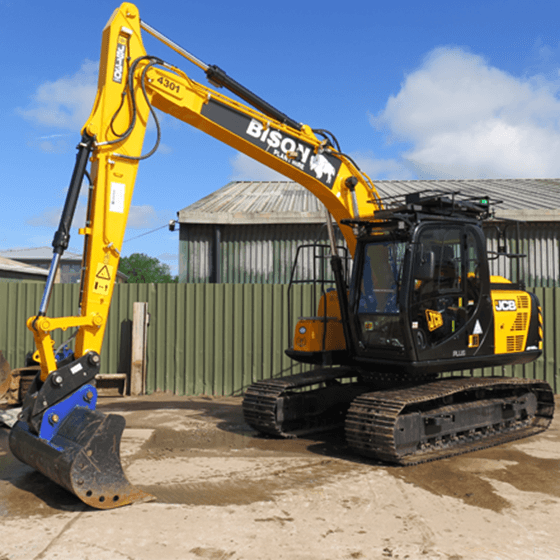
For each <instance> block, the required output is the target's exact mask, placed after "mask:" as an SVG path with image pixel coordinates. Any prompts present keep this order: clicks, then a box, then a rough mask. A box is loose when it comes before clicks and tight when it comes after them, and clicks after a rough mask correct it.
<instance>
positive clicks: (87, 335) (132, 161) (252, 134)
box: [30, 4, 381, 381]
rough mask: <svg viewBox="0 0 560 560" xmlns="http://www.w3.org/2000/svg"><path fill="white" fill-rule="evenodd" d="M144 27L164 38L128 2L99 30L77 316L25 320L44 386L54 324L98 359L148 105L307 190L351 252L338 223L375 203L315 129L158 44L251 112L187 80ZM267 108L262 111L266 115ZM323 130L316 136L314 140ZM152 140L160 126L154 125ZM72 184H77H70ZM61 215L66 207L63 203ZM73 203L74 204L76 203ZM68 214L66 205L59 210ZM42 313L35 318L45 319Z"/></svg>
mask: <svg viewBox="0 0 560 560" xmlns="http://www.w3.org/2000/svg"><path fill="white" fill-rule="evenodd" d="M142 29H147V30H148V31H149V32H151V33H152V34H154V35H155V36H156V37H158V38H162V36H161V35H160V34H159V33H157V32H155V30H153V29H152V28H151V27H149V26H148V25H147V24H144V23H142V22H141V21H140V17H139V14H138V11H137V9H136V7H135V6H133V5H132V4H123V5H122V6H121V7H120V8H119V9H118V10H117V11H116V12H115V13H114V14H113V17H112V18H111V20H110V22H109V23H108V25H107V27H106V28H105V30H104V32H103V46H102V49H101V52H102V58H101V62H100V73H99V84H98V93H97V98H96V100H95V104H94V108H93V111H92V113H91V115H90V117H89V119H88V121H87V123H86V124H85V126H84V127H83V129H82V143H81V144H80V148H79V153H78V159H77V163H76V169H75V172H74V176H73V181H72V184H71V187H70V192H69V199H71V200H75V199H77V194H73V195H72V190H78V189H79V187H80V185H81V180H82V177H83V172H84V171H85V165H84V163H85V161H87V157H88V156H89V157H90V158H91V162H92V164H91V178H92V182H93V184H92V186H91V189H90V201H89V204H88V216H87V223H86V226H85V227H84V228H83V229H81V230H80V233H82V234H84V235H85V248H86V252H85V274H84V278H83V285H82V290H83V297H82V302H81V307H82V309H81V317H79V318H78V317H76V318H74V317H66V318H61V319H46V318H44V319H41V318H39V319H36V318H35V317H34V318H32V319H30V328H31V330H32V331H33V333H34V335H35V339H36V342H37V347H38V348H39V349H40V353H41V364H42V367H43V370H42V380H43V381H44V380H45V379H46V376H47V375H48V374H50V373H51V372H52V371H54V370H55V369H56V362H55V360H54V355H53V352H52V342H51V340H49V339H48V335H47V333H48V332H49V331H50V330H52V329H53V328H59V327H60V328H72V327H78V328H79V332H78V336H77V339H76V351H75V355H76V356H83V355H84V354H86V353H87V352H88V351H94V352H97V353H99V352H100V349H101V345H102V340H103V334H104V326H105V324H106V321H107V315H108V312H109V306H110V302H111V295H112V290H113V286H114V281H115V277H116V272H117V268H118V262H119V257H120V250H121V246H122V242H123V237H124V233H125V229H126V222H127V217H128V214H129V209H130V204H131V200H132V193H133V190H134V183H135V180H136V172H137V169H138V165H139V163H140V161H141V160H142V159H144V158H145V157H147V155H150V153H151V152H153V151H154V150H155V149H156V148H157V146H154V148H153V149H152V150H151V152H148V154H147V155H142V149H143V142H144V136H145V132H146V127H147V122H148V117H149V115H150V113H152V114H154V117H155V120H156V122H157V116H156V115H155V113H154V112H153V109H154V108H157V109H159V110H161V111H164V112H166V113H168V114H169V115H171V116H173V117H175V118H177V119H179V120H181V121H183V122H186V123H188V124H190V125H192V126H194V127H196V128H198V129H199V130H202V131H203V132H205V133H207V134H209V135H211V136H213V137H214V138H217V139H218V140H220V141H221V142H224V143H226V144H228V145H230V146H232V147H233V148H235V149H237V150H239V151H240V152H243V153H245V154H247V155H248V156H249V157H251V158H253V159H255V160H257V161H259V162H261V163H263V164H264V165H266V166H268V167H270V168H271V169H274V170H276V171H278V172H280V173H282V174H283V175H285V176H286V177H289V178H290V179H292V180H293V181H296V182H298V183H299V184H301V185H302V186H304V187H305V188H307V189H308V190H309V191H311V192H312V193H313V194H314V195H315V196H317V198H319V199H320V200H321V202H322V203H323V204H324V205H325V206H326V208H327V209H328V211H329V212H330V214H331V215H332V216H333V218H334V219H335V220H336V222H337V223H338V224H339V227H340V230H341V232H342V234H343V235H344V237H345V239H346V242H347V244H348V247H349V250H350V252H351V253H352V254H353V253H354V250H355V246H356V238H355V236H354V233H353V230H352V228H351V227H350V226H349V225H345V224H344V223H343V222H344V220H351V219H357V218H358V217H361V218H364V217H367V216H372V215H373V213H374V211H375V210H378V209H379V208H380V207H381V201H380V199H379V196H378V194H377V192H376V190H375V187H374V186H373V184H372V183H371V181H370V180H369V178H368V177H367V176H366V175H365V174H364V173H363V172H361V171H360V170H359V169H358V167H357V166H356V164H355V163H354V162H353V161H352V160H351V159H350V158H349V157H348V156H345V155H344V154H342V153H341V152H340V151H339V150H338V149H337V148H335V146H333V143H332V142H331V141H330V140H329V138H328V136H327V135H324V133H323V131H319V133H316V132H314V131H313V130H312V129H311V128H310V127H309V126H307V125H301V124H298V123H296V122H295V121H294V120H292V119H290V118H289V117H287V116H286V115H284V114H283V113H281V112H280V111H278V110H276V109H274V108H273V107H272V106H270V105H269V104H268V103H266V102H264V101H263V100H261V99H260V98H258V97H257V96H256V95H255V94H253V93H252V92H250V91H249V90H247V89H246V88H244V87H243V86H241V85H239V84H238V83H237V82H235V81H234V80H232V79H231V78H230V77H229V76H227V74H225V72H223V71H222V70H220V69H219V68H217V67H215V66H208V65H205V64H204V63H202V62H200V61H198V60H197V59H195V58H194V57H193V56H192V55H190V54H188V53H186V51H183V49H180V47H178V46H176V45H174V44H173V43H171V42H170V41H169V40H168V39H165V38H163V40H164V41H165V42H166V43H167V44H169V45H171V46H173V47H174V48H175V49H176V50H178V49H180V52H181V53H182V54H184V55H185V56H188V57H190V59H191V60H196V62H197V63H198V65H199V66H201V67H202V68H203V69H204V70H205V72H206V74H207V76H208V78H209V79H210V80H211V81H212V82H213V83H217V84H221V85H223V86H224V87H227V88H229V89H230V90H232V92H233V93H235V94H237V95H240V96H243V98H244V99H245V100H247V101H248V102H250V103H252V104H253V105H254V106H255V107H257V108H255V107H249V106H247V105H245V104H243V103H241V102H238V101H235V100H234V99H232V98H230V97H228V96H226V95H223V94H220V93H218V92H216V91H214V90H213V89H210V88H208V87H205V86H203V85H201V84H199V83H197V82H195V81H194V80H192V79H190V78H189V77H188V76H187V75H186V74H185V73H184V72H183V71H182V70H179V69H177V68H175V67H172V66H170V65H168V64H166V63H165V62H164V61H162V60H161V59H158V58H155V57H150V56H148V55H147V54H146V51H145V49H144V46H143V43H142V37H141V35H142ZM265 111H266V112H265ZM320 134H323V137H321V136H320ZM158 141H159V125H158ZM74 183H76V184H74ZM66 206H67V207H68V213H70V210H71V207H72V204H71V203H67V205H66ZM74 206H75V203H74ZM66 213H67V210H66V208H65V211H64V214H66ZM67 222H68V220H67V219H65V218H64V217H63V220H61V226H60V228H59V231H58V232H57V234H56V235H55V240H54V242H53V245H54V247H55V249H54V251H55V255H56V254H58V252H59V251H60V250H61V249H64V248H65V247H66V246H67V243H68V241H67V240H68V237H69V224H68V223H67ZM44 311H45V309H42V310H41V312H40V313H39V315H40V316H42V315H43V312H44Z"/></svg>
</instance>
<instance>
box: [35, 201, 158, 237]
mask: <svg viewBox="0 0 560 560" xmlns="http://www.w3.org/2000/svg"><path fill="white" fill-rule="evenodd" d="M82 199H83V200H84V201H85V197H83V196H82V197H80V200H78V205H77V206H76V212H75V214H74V219H73V220H72V226H73V227H74V228H80V227H83V226H84V224H85V220H86V204H85V203H84V202H83V201H82ZM61 214H62V206H60V207H58V208H53V207H51V208H45V209H44V210H43V211H42V212H41V213H40V214H37V215H35V216H31V217H29V218H28V219H27V220H26V223H27V224H28V225H30V226H34V227H50V228H53V233H54V230H55V229H56V228H57V227H58V224H59V223H60V216H61ZM168 215H169V213H168V212H158V211H157V210H156V209H155V208H154V207H153V206H150V205H148V204H144V205H142V206H134V205H132V206H131V207H130V212H129V214H128V222H127V229H148V228H155V227H158V226H160V225H162V224H166V223H167V221H168V218H167V216H168Z"/></svg>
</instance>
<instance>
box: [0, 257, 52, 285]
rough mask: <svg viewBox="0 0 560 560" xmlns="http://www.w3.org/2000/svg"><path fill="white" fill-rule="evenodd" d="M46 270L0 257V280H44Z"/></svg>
mask: <svg viewBox="0 0 560 560" xmlns="http://www.w3.org/2000/svg"><path fill="white" fill-rule="evenodd" d="M47 275H48V271H46V270H43V269H42V268H39V267H36V266H30V265H28V264H25V263H21V262H18V261H13V260H10V259H5V258H3V257H0V282H29V281H36V282H44V281H45V280H46V279H47Z"/></svg>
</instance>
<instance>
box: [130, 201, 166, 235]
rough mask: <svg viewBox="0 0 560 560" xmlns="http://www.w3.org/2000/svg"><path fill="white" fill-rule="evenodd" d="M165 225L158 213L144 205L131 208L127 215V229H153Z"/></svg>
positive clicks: (151, 207)
mask: <svg viewBox="0 0 560 560" xmlns="http://www.w3.org/2000/svg"><path fill="white" fill-rule="evenodd" d="M162 222H163V223H165V222H166V221H165V220H162V217H161V215H160V213H158V212H157V211H156V209H155V208H154V207H153V206H150V205H149V204H144V205H142V206H131V207H130V212H129V214H128V222H127V229H146V228H154V227H158V226H160V225H162Z"/></svg>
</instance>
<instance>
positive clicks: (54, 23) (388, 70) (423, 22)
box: [0, 0, 560, 272]
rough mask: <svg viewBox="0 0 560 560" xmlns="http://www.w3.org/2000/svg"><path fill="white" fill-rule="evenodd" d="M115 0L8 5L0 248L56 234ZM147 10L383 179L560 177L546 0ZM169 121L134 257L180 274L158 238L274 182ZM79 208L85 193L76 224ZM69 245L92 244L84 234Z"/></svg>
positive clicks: (172, 252)
mask: <svg viewBox="0 0 560 560" xmlns="http://www.w3.org/2000/svg"><path fill="white" fill-rule="evenodd" d="M118 5H119V4H118V3H117V2H109V1H107V0H97V1H96V2H84V1H81V0H74V1H73V2H69V1H66V0H58V1H57V2H40V1H38V0H37V1H35V0H27V1H26V0H18V1H16V0H0V47H1V48H2V52H4V63H3V65H2V66H3V68H4V70H3V79H2V81H1V83H0V88H1V93H2V97H1V98H2V100H3V107H2V122H1V125H0V143H1V146H2V149H1V151H0V163H1V170H2V171H1V174H2V179H3V192H4V193H5V198H4V203H3V212H2V222H1V226H0V250H8V249H14V248H22V247H40V246H50V244H51V242H52V237H53V234H54V231H55V229H56V227H57V225H58V219H59V216H60V212H61V209H62V206H63V204H64V197H65V192H66V189H67V186H68V181H69V179H70V175H71V172H72V168H73V165H74V159H75V145H76V144H77V142H78V140H79V137H80V129H81V127H82V125H83V123H84V121H85V119H86V118H87V116H88V115H89V111H90V109H91V105H92V103H93V98H94V95H95V88H96V81H97V62H98V60H99V50H100V41H101V32H102V29H103V27H104V25H105V24H106V22H107V20H108V19H109V17H110V16H111V14H112V12H113V10H114V9H115V8H117V7H118ZM136 5H137V6H138V7H139V10H140V16H141V18H142V19H143V20H144V21H146V22H147V23H149V24H150V25H151V26H153V27H155V28H156V29H158V30H159V31H161V32H162V33H163V34H165V35H166V36H168V37H169V38H171V39H173V40H174V41H175V42H177V43H179V44H180V45H181V46H183V47H184V48H185V49H187V50H188V51H190V52H191V53H193V54H195V55H196V56H197V57H198V58H200V59H201V60H203V61H204V62H206V63H208V64H216V65H218V66H220V67H221V68H223V69H224V70H225V71H226V72H227V73H228V74H229V75H230V76H232V77H234V78H235V79H236V80H237V81H239V82H241V83H242V84H243V85H245V86H246V87H248V88H249V89H251V90H253V91H254V92H255V93H257V94H258V95H260V96H261V97H263V98H264V99H265V100H267V101H268V102H270V103H271V104H272V105H274V106H276V107H277V108H279V109H280V110H282V111H283V112H284V113H286V114H288V115H289V116H290V117H292V118H293V119H295V120H297V121H300V122H303V123H305V124H308V125H310V126H312V127H314V128H326V129H328V130H330V131H332V132H333V133H334V134H335V135H336V136H337V138H338V140H339V142H340V144H341V147H342V150H343V151H344V152H346V153H348V154H350V155H352V156H353V157H354V159H356V160H357V161H358V162H359V163H360V165H361V166H362V167H363V169H364V170H365V171H366V172H368V173H369V174H370V176H371V177H372V179H373V180H374V182H375V180H376V179H423V178H436V179H437V178H476V177H560V74H559V69H560V35H559V34H558V21H559V20H560V7H559V5H558V4H557V3H556V2H553V1H552V0H551V1H548V2H541V1H538V0H536V1H535V0H532V1H530V2H529V1H515V0H512V1H507V2H506V1H501V0H500V1H484V2H481V1H471V2H454V1H452V0H446V1H439V0H437V1H430V0H426V1H423V2H418V1H414V2H411V1H399V0H395V1H393V2H392V3H387V2H373V1H367V2H366V1H356V0H346V1H345V2H334V1H331V0H325V1H322V2H305V1H301V2H273V3H268V2H262V0H259V1H253V0H248V1H244V0H240V1H238V2H224V1H221V0H218V1H214V2H212V1H209V0H204V1H202V0H192V1H187V0H185V1H178V0H176V1H171V0H158V1H157V2H154V1H147V0H146V1H145V0H139V1H138V2H136ZM145 46H146V50H147V51H148V53H149V54H154V55H158V56H160V57H161V58H163V59H165V60H167V61H169V62H171V63H174V64H176V65H178V66H180V67H181V68H183V69H184V70H185V71H186V72H187V73H189V75H190V76H191V77H192V78H193V79H195V80H198V81H200V82H201V83H203V84H205V85H206V79H205V76H204V74H203V73H202V72H201V71H200V70H199V69H198V68H196V67H194V66H192V65H191V64H190V63H188V62H187V61H186V60H184V59H182V58H181V57H179V56H178V55H176V54H175V53H173V52H172V51H170V50H169V49H167V48H166V47H165V46H164V45H162V44H161V43H158V42H157V41H156V40H154V39H152V38H151V37H149V36H147V37H146V38H145ZM162 125H163V137H162V144H163V145H162V148H161V149H160V150H159V152H158V153H157V154H156V155H155V156H153V157H152V158H150V159H149V160H147V161H146V162H143V163H141V164H140V169H139V172H138V179H137V182H136V189H135V193H134V198H133V205H134V206H133V208H132V211H131V215H130V220H129V228H128V230H127V235H126V236H125V243H124V245H123V254H124V255H129V254H131V253H134V252H144V253H147V254H149V255H151V256H155V257H157V258H159V259H160V260H162V261H163V262H166V263H167V264H169V265H170V266H171V267H172V270H173V271H175V272H176V271H177V253H178V233H177V232H175V233H171V232H169V231H168V230H167V229H166V228H163V229H159V230H157V231H155V232H153V233H147V232H151V231H152V230H154V229H156V228H158V227H160V226H164V225H165V224H166V223H167V221H168V220H169V219H173V218H175V217H176V214H177V211H179V210H180V209H182V208H184V207H185V206H188V205H189V204H192V203H193V202H195V201H196V200H198V199H200V198H202V197H204V196H206V195H207V194H209V193H211V192H212V191H214V190H217V189H219V188H220V187H222V186H224V185H225V184H227V183H228V182H229V181H231V180H266V179H268V178H270V179H275V178H277V177H278V176H277V175H276V174H275V173H273V172H271V171H269V170H267V169H266V168H263V167H262V166H260V165H259V164H256V163H254V162H252V161H251V160H248V159H247V158H246V157H244V156H241V155H239V154H238V153H237V152H236V151H235V150H233V149H231V148H229V147H227V146H224V145H222V144H220V143H219V142H217V141H216V140H214V139H212V138H209V137H207V136H205V135H204V134H203V133H201V132H198V131H196V130H194V129H192V128H190V127H188V126H187V125H185V124H183V123H180V122H178V121H175V120H173V119H172V118H170V117H167V116H164V117H163V118H162ZM152 134H153V133H151V132H149V133H148V138H147V140H146V146H149V145H150V140H151V139H152V136H151V135H152ZM84 190H85V189H84ZM84 205H85V197H82V199H81V200H80V206H79V212H78V215H77V220H78V221H77V222H76V223H75V226H76V227H79V226H81V225H82V224H81V223H79V220H80V216H82V215H83V209H84ZM146 233H147V234H146ZM142 234H146V235H142ZM139 236H141V237H139ZM70 245H71V247H70V249H71V250H73V251H75V252H81V247H82V238H81V236H79V235H78V233H77V230H76V229H74V230H73V232H72V238H71V243H70Z"/></svg>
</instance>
